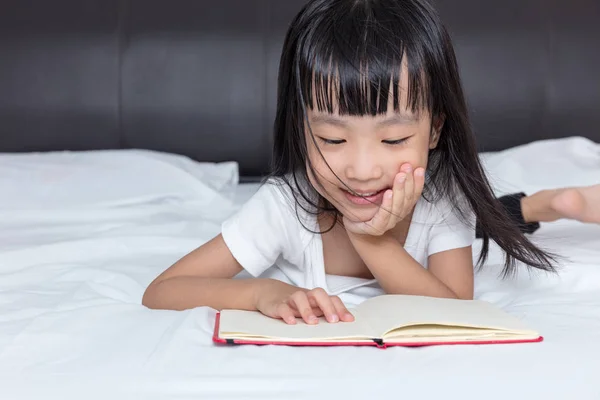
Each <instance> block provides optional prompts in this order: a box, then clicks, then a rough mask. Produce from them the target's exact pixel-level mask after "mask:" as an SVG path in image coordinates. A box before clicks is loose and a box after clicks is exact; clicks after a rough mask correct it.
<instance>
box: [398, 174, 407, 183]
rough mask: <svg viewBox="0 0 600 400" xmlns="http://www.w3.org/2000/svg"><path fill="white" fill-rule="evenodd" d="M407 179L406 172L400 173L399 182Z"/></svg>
mask: <svg viewBox="0 0 600 400" xmlns="http://www.w3.org/2000/svg"><path fill="white" fill-rule="evenodd" d="M405 180H406V174H400V175H399V176H398V182H399V183H402V182H404V181H405Z"/></svg>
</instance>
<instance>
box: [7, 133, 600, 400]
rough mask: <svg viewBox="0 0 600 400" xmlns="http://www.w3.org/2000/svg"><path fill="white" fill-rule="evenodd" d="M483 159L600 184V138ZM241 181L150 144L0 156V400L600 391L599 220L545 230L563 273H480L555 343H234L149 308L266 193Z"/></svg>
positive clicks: (506, 305)
mask: <svg viewBox="0 0 600 400" xmlns="http://www.w3.org/2000/svg"><path fill="white" fill-rule="evenodd" d="M483 159H484V161H485V165H486V168H487V170H488V172H489V174H490V177H491V180H492V182H493V184H494V187H495V188H496V190H497V192H498V194H502V193H509V192H513V191H526V192H528V193H531V192H532V191H535V190H539V189H543V188H553V187H561V186H568V185H588V184H593V183H600V145H598V144H595V143H592V142H590V141H588V140H586V139H582V138H578V137H573V138H568V139H563V140H555V141H544V142H537V143H534V144H531V145H528V146H522V147H519V148H515V149H510V150H507V151H504V152H500V153H494V154H484V155H483ZM237 179H238V177H237V167H236V165H235V163H223V164H210V163H195V162H193V161H191V160H188V159H185V158H183V157H179V156H174V155H169V154H163V153H155V152H147V151H108V152H86V153H76V154H75V153H49V154H21V155H14V154H1V155H0V193H1V195H0V398H2V399H11V400H12V399H15V400H20V399H106V400H108V399H111V400H112V399H127V400H129V399H333V398H335V399H338V398H339V399H354V398H390V399H392V398H419V399H436V400H438V399H442V398H444V399H445V398H450V399H453V398H460V399H480V400H481V399H486V400H493V399H499V400H500V399H501V400H505V399H508V398H516V399H567V398H569V399H570V398H573V399H580V400H585V399H598V398H600V385H598V378H597V375H598V367H600V226H591V225H583V224H580V223H576V222H572V221H559V222H556V223H553V224H544V225H543V226H542V229H541V230H540V231H538V232H537V233H536V234H535V235H534V236H533V239H534V240H535V241H536V242H537V243H539V244H540V245H541V246H544V247H545V248H547V249H549V250H551V251H553V252H555V253H558V254H560V255H561V256H563V257H564V259H563V261H562V262H561V270H560V273H559V274H557V275H551V274H540V273H528V272H527V271H526V270H525V269H524V268H523V269H522V272H521V273H520V274H519V275H518V276H517V277H515V278H510V279H504V280H503V279H501V278H500V277H499V276H498V274H499V271H500V269H501V264H502V254H501V253H500V252H499V251H498V249H497V248H495V247H492V251H491V254H490V259H489V261H488V264H487V265H486V267H485V268H484V269H483V270H482V271H481V272H478V274H477V276H476V296H477V297H479V298H481V299H484V300H489V301H492V302H494V303H495V304H497V305H498V306H500V307H502V308H503V309H504V310H506V311H507V312H509V313H512V314H514V315H516V316H518V317H520V318H522V319H523V320H524V321H525V322H526V323H527V324H528V325H530V326H532V327H533V328H535V329H537V330H539V331H540V332H541V333H542V334H543V335H544V338H545V340H544V341H543V342H542V343H536V344H520V345H493V346H492V345H490V346H442V347H428V348H390V349H386V350H380V349H376V348H354V347H339V348H335V347H329V348H292V347H283V346H265V347H258V346H238V347H220V346H215V345H213V343H212V341H211V336H212V330H213V323H214V316H215V312H214V310H212V309H209V308H206V307H200V308H196V309H193V310H187V311H179V312H177V311H156V310H148V309H146V308H144V307H143V306H141V305H140V301H141V297H142V294H143V292H144V290H145V288H146V286H147V285H148V284H149V283H150V282H151V281H152V279H154V277H156V275H158V274H159V273H160V272H162V271H163V270H164V269H165V268H167V267H168V266H169V265H171V264H172V263H173V262H175V261H176V260H177V259H178V258H180V257H181V256H183V255H185V254H186V253H187V252H189V251H191V250H192V249H194V248H195V247H197V246H199V245H200V244H202V243H203V242H205V241H207V240H209V239H210V238H212V237H213V236H214V235H216V234H217V233H218V232H219V227H220V223H221V221H222V220H223V219H225V218H227V216H229V215H230V214H231V213H232V212H234V211H235V210H236V209H237V208H238V207H239V205H240V204H241V203H242V202H243V201H244V200H245V199H247V198H248V196H251V195H252V193H253V192H254V190H255V189H256V185H246V184H245V185H239V184H238V180H237ZM476 254H477V252H476Z"/></svg>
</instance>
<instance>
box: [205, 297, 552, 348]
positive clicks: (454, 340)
mask: <svg viewBox="0 0 600 400" xmlns="http://www.w3.org/2000/svg"><path fill="white" fill-rule="evenodd" d="M350 312H351V313H352V314H353V315H354V321H353V322H337V323H329V322H327V321H326V320H325V319H324V318H321V319H320V320H319V323H318V324H316V325H309V324H306V323H304V322H303V320H302V319H301V318H298V319H297V322H296V324H295V325H288V324H286V323H285V322H283V321H282V320H280V319H274V318H270V317H267V316H265V315H263V314H261V313H259V312H256V311H242V310H222V311H221V312H220V313H219V314H217V319H216V323H215V331H214V336H213V340H214V341H215V342H217V343H228V344H281V345H295V346H334V345H338V346H339V345H346V346H359V345H371V346H379V347H387V346H427V345H440V344H493V343H520V342H540V341H542V337H541V336H540V335H539V334H538V333H537V332H535V331H534V330H531V329H528V328H527V327H526V326H525V325H524V324H523V323H522V322H521V321H520V320H519V319H518V318H516V317H514V316H512V315H510V314H507V313H506V312H504V311H502V310H501V309H499V308H497V307H495V306H494V305H492V304H490V303H488V302H485V301H481V300H456V299H442V298H434V297H422V296H408V295H384V296H379V297H374V298H371V299H369V300H366V301H364V302H363V303H361V304H360V305H359V306H358V307H356V308H354V309H351V310H350Z"/></svg>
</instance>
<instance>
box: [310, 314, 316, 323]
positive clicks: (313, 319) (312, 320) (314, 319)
mask: <svg viewBox="0 0 600 400" xmlns="http://www.w3.org/2000/svg"><path fill="white" fill-rule="evenodd" d="M308 320H309V321H310V322H312V323H314V322H317V321H318V319H317V317H315V316H314V315H311V316H310V317H308Z"/></svg>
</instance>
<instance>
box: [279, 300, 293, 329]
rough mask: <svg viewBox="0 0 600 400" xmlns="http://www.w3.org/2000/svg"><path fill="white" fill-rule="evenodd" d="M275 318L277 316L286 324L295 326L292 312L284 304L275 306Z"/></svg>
mask: <svg viewBox="0 0 600 400" xmlns="http://www.w3.org/2000/svg"><path fill="white" fill-rule="evenodd" d="M277 316H279V318H281V319H282V320H283V321H284V322H285V323H286V324H290V325H295V324H296V316H295V313H294V310H292V308H291V307H290V306H289V305H288V304H286V303H281V304H279V305H278V306H277Z"/></svg>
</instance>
